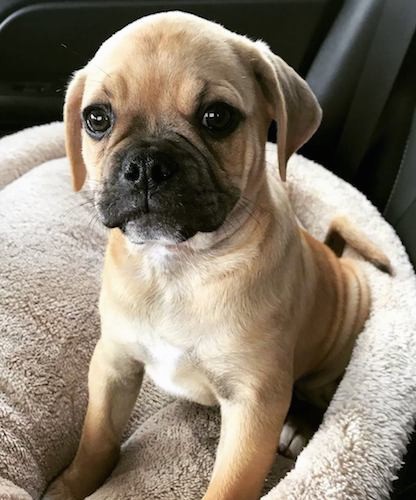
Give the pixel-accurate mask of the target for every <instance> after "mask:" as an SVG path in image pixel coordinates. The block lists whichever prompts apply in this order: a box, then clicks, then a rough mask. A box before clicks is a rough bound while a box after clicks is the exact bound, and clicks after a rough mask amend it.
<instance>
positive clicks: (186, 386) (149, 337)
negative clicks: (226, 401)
mask: <svg viewBox="0 0 416 500" xmlns="http://www.w3.org/2000/svg"><path fill="white" fill-rule="evenodd" d="M118 324H119V326H120V327H121V328H120V330H119V334H118V335H117V341H118V342H121V343H123V344H124V345H125V347H126V348H127V350H128V352H129V353H130V354H131V355H132V356H133V357H135V358H136V359H138V360H140V361H142V362H143V363H144V364H145V370H146V373H147V374H148V375H149V376H150V377H151V378H152V380H153V381H154V382H155V384H156V385H158V386H159V387H161V388H162V389H163V390H164V391H166V392H168V393H170V394H173V395H175V396H179V397H183V398H186V399H189V400H191V401H195V402H197V403H200V404H203V405H215V404H217V398H216V396H215V394H214V391H213V388H212V385H211V383H210V381H209V380H208V377H207V375H206V372H205V371H204V370H203V369H202V368H201V366H198V363H197V361H196V360H195V357H191V356H190V355H189V351H188V350H187V349H186V348H181V347H177V346H176V345H173V343H171V342H169V341H167V340H166V338H167V337H168V338H172V339H178V337H179V335H177V334H176V332H175V326H174V325H173V324H172V325H170V327H169V328H167V327H166V325H163V324H162V322H161V323H160V324H158V325H155V326H154V327H152V326H150V325H149V324H146V325H144V324H140V325H139V324H137V323H135V324H133V323H131V322H129V321H125V320H124V321H123V320H122V319H121V318H119V321H118ZM182 333H184V332H182Z"/></svg>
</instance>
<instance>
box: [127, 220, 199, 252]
mask: <svg viewBox="0 0 416 500" xmlns="http://www.w3.org/2000/svg"><path fill="white" fill-rule="evenodd" d="M120 230H121V231H122V233H123V234H124V236H125V237H126V238H127V240H128V241H129V243H132V244H134V245H143V244H145V243H158V244H160V245H167V246H171V245H179V244H181V243H183V242H185V241H187V240H188V239H189V238H191V237H192V236H193V235H194V234H195V233H196V231H193V232H188V231H185V230H181V229H179V228H172V227H166V226H165V225H163V224H161V223H157V222H156V223H151V222H150V221H148V220H143V218H140V219H138V220H130V221H128V222H126V223H125V224H122V225H121V227H120Z"/></svg>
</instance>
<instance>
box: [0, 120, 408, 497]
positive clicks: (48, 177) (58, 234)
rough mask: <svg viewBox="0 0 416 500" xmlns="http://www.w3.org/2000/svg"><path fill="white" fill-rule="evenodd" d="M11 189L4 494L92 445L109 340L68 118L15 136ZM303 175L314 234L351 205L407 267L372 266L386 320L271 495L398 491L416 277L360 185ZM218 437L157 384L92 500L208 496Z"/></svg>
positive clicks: (377, 302)
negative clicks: (88, 441) (87, 432)
mask: <svg viewBox="0 0 416 500" xmlns="http://www.w3.org/2000/svg"><path fill="white" fill-rule="evenodd" d="M268 161H270V162H273V163H275V152H274V146H273V145H268ZM276 175H278V174H277V168H276ZM0 185H1V186H4V187H3V189H2V190H1V191H0V247H1V251H0V259H1V260H0V262H1V277H0V329H1V336H0V367H1V370H0V498H1V499H26V498H35V499H36V498H39V497H40V496H41V494H42V492H43V490H44V489H45V487H46V485H47V483H48V482H49V481H50V480H51V479H52V478H53V477H54V476H55V475H56V474H57V473H58V472H59V471H60V470H61V469H62V468H63V467H65V466H66V465H67V464H68V463H69V462H70V460H71V458H72V456H73V454H74V453H75V450H76V447H77V443H78V439H79V435H80V430H81V425H82V421H83V414H84V411H85V407H86V401H87V391H86V383H87V370H88V363H89V358H90V356H91V353H92V350H93V347H94V345H95V343H96V340H97V337H98V335H99V321H98V315H97V307H96V303H97V297H98V293H99V287H100V269H101V264H102V257H103V250H104V246H105V231H104V229H103V228H102V227H101V226H100V224H98V223H97V222H96V220H95V217H94V212H93V210H92V207H91V204H90V202H89V195H88V193H87V192H84V193H80V194H75V193H72V192H71V188H70V179H69V169H68V163H67V160H66V159H65V158H64V145H63V129H62V124H59V123H57V124H51V125H47V126H43V127H37V128H34V129H29V130H26V131H23V132H20V133H18V134H15V135H13V136H10V137H6V138H4V139H2V140H0ZM287 186H288V190H289V192H290V197H291V200H292V203H293V207H294V209H295V211H296V213H297V215H298V217H299V220H300V221H301V223H302V224H303V225H304V226H305V227H306V228H307V229H308V230H309V231H310V232H311V233H312V234H314V235H315V236H316V237H318V238H319V239H322V238H323V235H324V234H325V231H326V229H327V228H328V225H329V221H330V220H331V219H332V218H333V216H334V215H335V214H336V213H346V214H348V216H349V217H350V218H351V220H353V221H354V223H355V224H357V225H358V226H359V227H360V228H362V229H363V230H364V231H365V232H366V233H367V234H368V235H369V236H370V237H371V239H373V240H374V241H375V242H376V243H377V244H379V245H380V246H381V247H382V248H383V250H384V251H385V252H386V253H387V255H388V256H389V257H390V259H391V261H392V264H393V267H394V270H395V275H394V277H393V278H391V277H389V276H387V275H385V274H383V273H381V272H379V271H377V270H376V269H375V268H374V267H373V266H371V265H370V264H368V263H366V262H362V265H363V266H364V268H365V271H366V273H367V275H368V278H369V280H370V284H371V288H372V292H373V307H372V312H371V315H370V318H369V320H368V321H367V323H366V326H365V329H364V331H363V332H362V333H361V335H360V337H359V339H358V342H357V344H356V347H355V349H354V352H353V356H352V360H351V363H350V365H349V366H348V369H347V372H346V375H345V377H344V379H343V381H342V382H341V385H340V386H339V389H338V391H337V392H336V394H335V397H334V399H333V401H332V402H331V405H330V407H329V409H328V411H327V412H326V414H325V418H324V421H323V423H322V425H321V427H320V428H319V430H318V432H317V433H316V434H315V436H314V437H313V439H312V440H311V442H310V443H309V445H308V446H307V447H306V448H305V450H304V451H303V452H302V453H301V455H300V456H299V457H298V460H297V461H296V463H292V462H291V461H289V460H286V459H283V458H282V457H278V456H276V461H275V465H274V466H273V469H272V471H271V473H270V475H269V478H268V480H267V482H266V485H265V492H264V493H265V496H264V498H265V499H267V500H277V499H285V500H287V499H289V500H290V499H308V500H311V499H312V500H313V499H316V500H322V499H364V498H365V499H377V498H385V497H388V494H389V489H390V487H391V482H392V480H393V479H394V477H395V474H396V472H397V470H398V468H399V467H400V465H401V461H402V457H403V454H404V452H405V447H406V444H407V440H408V437H409V433H410V431H411V427H412V425H413V421H414V415H415V412H416V373H415V372H416V369H415V365H416V362H415V359H416V279H415V275H414V273H413V271H412V268H411V265H410V263H409V260H408V258H407V256H406V253H405V251H404V249H403V246H402V244H401V243H400V241H399V239H398V237H397V236H396V235H395V233H394V231H393V230H392V229H391V227H390V226H389V225H388V224H387V223H386V222H385V221H384V220H383V219H382V217H381V216H380V215H379V214H378V212H377V210H376V209H375V208H374V207H373V206H372V205H371V204H370V203H369V202H368V201H367V200H366V199H365V197H364V196H363V195H362V194H360V193H359V192H357V191H356V190H355V189H354V188H352V187H351V186H349V185H347V184H346V183H345V182H343V181H341V180H340V179H338V178H337V177H335V176H334V175H332V174H331V173H329V172H327V171H326V170H324V169H323V168H322V167H320V166H319V165H316V164H315V163H313V162H311V161H309V160H306V159H305V158H302V157H301V156H296V155H295V156H293V157H292V158H291V160H290V162H289V165H288V184H287ZM347 251H349V252H350V253H351V255H352V256H353V257H355V258H357V259H358V258H359V257H358V256H356V255H354V254H353V252H352V251H350V250H347ZM218 436H219V414H218V410H217V409H215V408H204V407H201V406H198V405H196V404H192V403H189V402H186V401H180V400H177V399H173V398H171V397H169V396H166V395H165V394H163V393H161V392H160V391H159V390H158V389H157V388H155V387H154V386H153V385H152V383H151V382H150V381H148V380H146V381H145V383H144V386H143V389H142V391H141V394H140V397H139V399H138V402H137V405H136V407H135V410H134V414H133V415H132V418H131V420H130V423H129V425H128V428H127V430H126V434H125V441H124V445H123V450H122V455H121V459H120V462H119V464H118V466H117V467H116V469H115V470H114V472H113V474H112V476H111V477H110V478H109V479H108V481H107V482H106V483H105V484H104V485H103V486H102V487H101V488H100V489H99V490H98V491H97V492H96V493H94V494H93V495H92V496H91V497H90V499H93V500H102V499H112V500H113V499H128V498H134V499H143V500H153V499H158V500H176V499H181V500H196V499H198V498H201V497H202V494H203V491H204V489H205V487H206V485H207V483H208V480H209V475H210V472H211V469H212V466H213V461H214V457H215V448H216V444H217V441H218ZM282 477H283V479H282V480H280V479H281V478H282ZM279 480H280V481H279Z"/></svg>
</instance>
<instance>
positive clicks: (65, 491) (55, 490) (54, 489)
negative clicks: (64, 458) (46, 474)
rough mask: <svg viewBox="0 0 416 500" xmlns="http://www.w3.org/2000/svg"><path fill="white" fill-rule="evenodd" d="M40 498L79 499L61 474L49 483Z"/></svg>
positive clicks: (53, 499) (57, 499) (48, 499)
mask: <svg viewBox="0 0 416 500" xmlns="http://www.w3.org/2000/svg"><path fill="white" fill-rule="evenodd" d="M42 500H79V499H78V498H77V497H75V496H74V495H73V494H72V492H71V490H70V489H69V487H68V486H67V485H66V484H65V481H64V480H63V478H62V476H59V477H58V478H57V479H55V481H53V483H51V484H50V485H49V487H48V489H47V490H46V492H45V494H44V495H43V497H42Z"/></svg>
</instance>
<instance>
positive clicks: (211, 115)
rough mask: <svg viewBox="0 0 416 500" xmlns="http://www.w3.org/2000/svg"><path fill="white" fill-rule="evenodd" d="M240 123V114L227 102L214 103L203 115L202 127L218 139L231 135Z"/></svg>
mask: <svg viewBox="0 0 416 500" xmlns="http://www.w3.org/2000/svg"><path fill="white" fill-rule="evenodd" d="M239 121H240V114H239V113H238V111H237V110H236V109H234V108H233V107H232V106H230V105H229V104H226V103H225V102H214V103H213V104H210V105H209V106H208V107H206V108H205V110H204V112H203V113H202V120H201V122H202V126H203V127H204V128H206V129H208V130H209V132H210V133H211V134H213V135H215V136H218V137H224V136H226V135H228V134H231V132H233V131H234V130H235V128H236V127H237V125H238V123H239Z"/></svg>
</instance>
